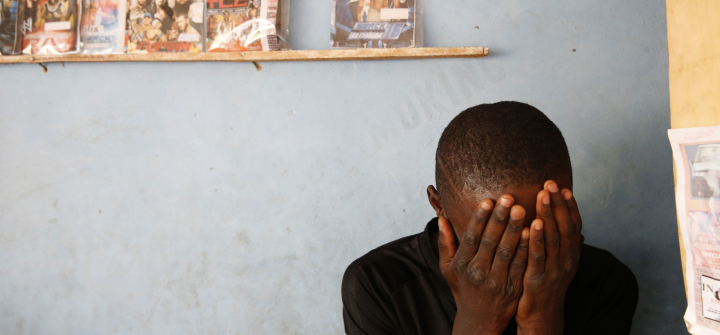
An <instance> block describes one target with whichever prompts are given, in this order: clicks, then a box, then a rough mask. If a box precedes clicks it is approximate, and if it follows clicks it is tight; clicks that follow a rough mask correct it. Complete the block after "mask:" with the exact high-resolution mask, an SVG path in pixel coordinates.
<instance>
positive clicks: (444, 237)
mask: <svg viewBox="0 0 720 335" xmlns="http://www.w3.org/2000/svg"><path fill="white" fill-rule="evenodd" d="M438 230H439V231H440V236H438V250H439V253H440V270H441V271H442V272H443V273H444V272H445V270H446V269H450V268H451V265H452V261H453V258H454V257H455V251H457V245H455V234H453V229H452V226H450V221H448V219H446V218H445V217H444V216H442V215H440V216H439V217H438Z"/></svg>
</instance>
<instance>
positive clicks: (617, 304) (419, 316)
mask: <svg viewBox="0 0 720 335" xmlns="http://www.w3.org/2000/svg"><path fill="white" fill-rule="evenodd" d="M437 229H438V227H437V218H435V219H433V220H431V221H430V222H429V223H428V224H427V227H426V228H425V231H424V232H422V233H420V234H417V235H412V236H408V237H404V238H401V239H399V240H397V241H394V242H390V243H388V244H386V245H384V246H381V247H379V248H377V249H375V250H373V251H371V252H369V253H368V254H366V255H365V256H362V257H360V258H359V259H357V260H356V261H354V262H353V263H352V264H350V266H349V267H348V268H347V270H346V271H345V276H344V277H343V282H342V300H343V320H344V321H345V332H346V333H347V334H350V335H356V334H371V335H375V334H432V335H442V334H451V333H452V326H453V321H454V320H455V313H456V311H457V307H456V306H455V299H454V298H453V295H452V292H451V291H450V286H448V284H447V282H446V281H445V279H444V278H443V276H442V274H441V273H440V266H439V265H438V258H437V256H436V255H435V253H434V252H433V249H432V246H431V244H430V243H431V241H430V233H431V232H432V231H433V230H434V231H437ZM432 243H434V242H432ZM637 299H638V286H637V281H636V280H635V276H634V275H633V273H632V272H631V271H630V269H628V267H627V266H625V265H624V264H623V263H621V262H620V261H619V260H617V259H616V258H615V257H614V256H613V255H612V254H610V253H609V252H607V251H605V250H602V249H598V248H595V247H592V246H589V245H587V244H584V245H583V247H582V251H581V256H580V265H579V266H578V270H577V274H576V275H575V278H574V279H573V281H572V283H570V286H569V287H568V290H567V295H566V298H565V311H564V313H565V333H564V334H565V335H574V334H583V335H592V334H598V335H600V334H612V335H616V334H629V333H630V325H631V323H632V318H633V314H634V313H635V307H636V305H637ZM516 332H517V325H516V323H515V321H514V320H513V321H511V322H510V325H509V326H508V328H507V329H506V330H505V332H503V334H516Z"/></svg>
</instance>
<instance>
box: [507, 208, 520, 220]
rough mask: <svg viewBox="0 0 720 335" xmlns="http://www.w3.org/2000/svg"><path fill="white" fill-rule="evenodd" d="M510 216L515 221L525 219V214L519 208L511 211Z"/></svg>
mask: <svg viewBox="0 0 720 335" xmlns="http://www.w3.org/2000/svg"><path fill="white" fill-rule="evenodd" d="M510 216H512V218H513V219H515V220H517V219H520V218H522V217H523V213H522V211H521V210H520V209H518V208H513V209H512V210H511V211H510Z"/></svg>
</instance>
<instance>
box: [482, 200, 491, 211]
mask: <svg viewBox="0 0 720 335" xmlns="http://www.w3.org/2000/svg"><path fill="white" fill-rule="evenodd" d="M480 208H482V209H484V210H486V211H489V210H491V209H492V202H491V201H490V200H483V201H482V202H481V203H480Z"/></svg>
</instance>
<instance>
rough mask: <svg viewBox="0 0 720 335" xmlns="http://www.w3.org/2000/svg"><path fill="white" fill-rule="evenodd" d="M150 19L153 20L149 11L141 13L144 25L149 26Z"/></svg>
mask: <svg viewBox="0 0 720 335" xmlns="http://www.w3.org/2000/svg"><path fill="white" fill-rule="evenodd" d="M152 20H153V19H152V15H150V13H148V12H145V13H143V24H144V25H146V26H149V25H150V24H152Z"/></svg>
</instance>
